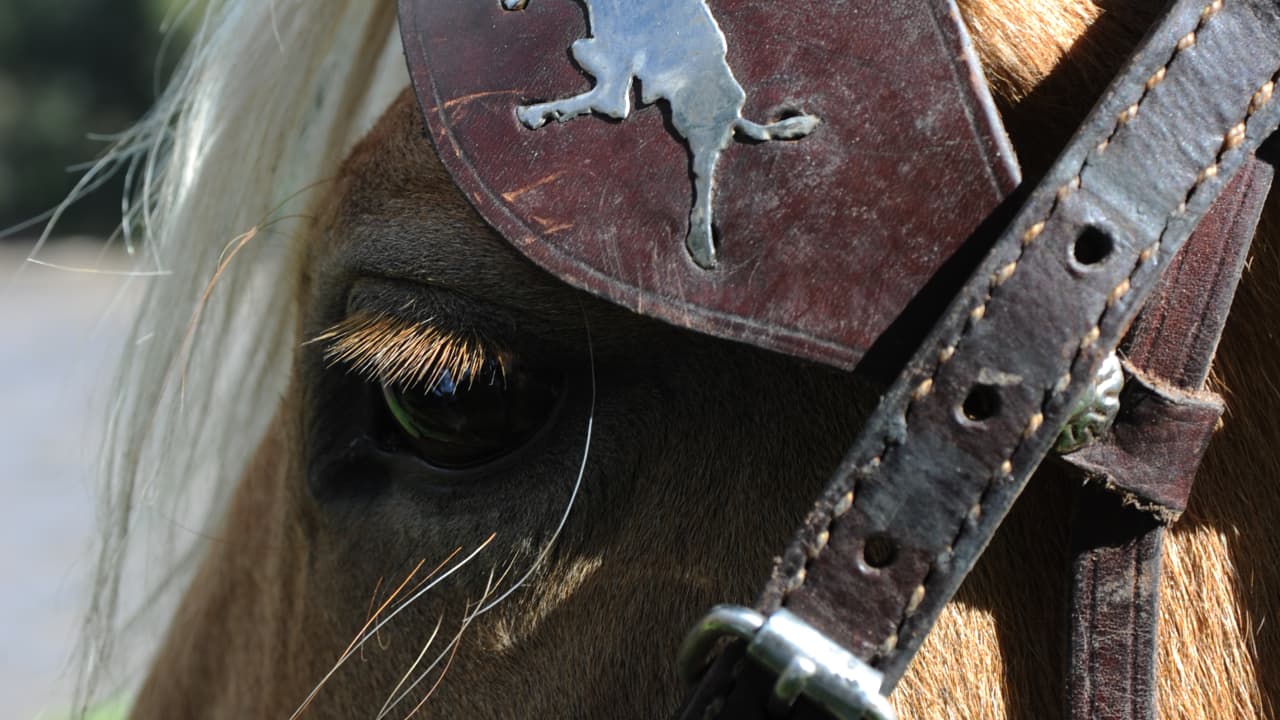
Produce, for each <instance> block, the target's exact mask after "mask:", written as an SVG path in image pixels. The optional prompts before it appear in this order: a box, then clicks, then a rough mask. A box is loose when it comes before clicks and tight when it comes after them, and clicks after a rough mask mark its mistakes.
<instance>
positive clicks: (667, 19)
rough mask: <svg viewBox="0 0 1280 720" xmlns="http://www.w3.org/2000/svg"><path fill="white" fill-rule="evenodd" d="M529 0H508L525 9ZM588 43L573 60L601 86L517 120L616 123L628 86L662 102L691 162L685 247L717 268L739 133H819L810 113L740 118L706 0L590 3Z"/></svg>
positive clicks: (626, 107) (626, 109)
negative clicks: (722, 209)
mask: <svg viewBox="0 0 1280 720" xmlns="http://www.w3.org/2000/svg"><path fill="white" fill-rule="evenodd" d="M526 4H527V0H502V6H503V7H504V8H506V9H507V10H520V9H523V8H524V7H525V5H526ZM585 5H586V7H587V23H588V27H589V32H590V34H591V36H590V37H587V38H583V39H581V40H578V41H576V42H574V43H573V46H572V48H571V52H572V54H573V58H574V60H576V61H577V62H578V65H579V66H581V68H582V69H583V70H584V71H585V72H586V73H587V74H589V75H591V76H592V77H594V78H595V80H596V84H595V86H594V87H592V88H591V89H590V90H588V91H587V92H584V93H581V94H579V95H574V96H572V97H568V98H563V99H560V100H552V101H549V102H543V103H537V104H533V105H524V106H521V107H519V108H518V109H517V110H516V115H517V116H518V117H519V118H520V122H522V123H524V124H525V126H527V127H529V128H530V129H535V130H536V129H537V128H540V127H542V126H543V125H545V124H546V122H547V121H548V120H553V119H554V120H559V121H561V122H563V121H566V120H569V119H570V118H574V117H577V116H579V115H586V114H588V113H599V114H601V115H606V116H608V117H611V118H615V119H618V120H623V119H625V118H626V117H627V116H628V115H629V114H630V113H631V84H632V80H638V81H639V82H640V91H641V95H640V99H641V101H642V102H644V103H646V104H648V103H655V102H657V101H658V100H666V101H667V103H668V104H669V106H670V108H671V124H672V126H673V127H674V128H675V130H676V132H678V133H680V135H681V136H682V137H683V138H684V139H685V142H686V143H688V146H689V152H690V154H691V156H692V158H691V165H692V171H693V187H694V199H693V209H692V210H691V211H690V213H689V234H688V236H687V238H686V240H685V244H686V246H687V247H688V248H689V254H690V255H691V256H692V257H693V259H694V262H696V263H698V265H700V266H702V267H704V268H712V267H715V265H716V249H715V243H714V240H713V235H712V202H713V197H714V195H715V169H716V163H717V162H718V161H719V159H720V154H721V153H722V152H723V151H724V149H725V147H727V146H728V145H729V141H730V140H731V139H732V138H733V135H734V133H735V132H738V133H741V134H742V135H743V136H745V137H747V138H749V139H751V140H755V141H758V142H765V141H769V140H789V139H796V138H802V137H804V136H806V135H808V134H809V133H811V132H813V129H814V128H816V127H817V126H818V123H819V120H818V118H816V117H814V116H813V115H803V114H800V115H793V116H791V117H788V118H785V119H782V120H779V121H777V122H772V123H767V124H760V123H756V122H752V121H750V120H748V119H746V118H744V117H742V106H743V104H744V103H745V102H746V99H747V94H746V92H745V91H744V90H743V89H742V85H740V84H739V83H738V80H737V79H736V78H735V77H734V76H733V71H732V70H731V69H730V68H729V63H728V61H727V60H726V59H725V55H726V53H727V52H728V43H727V42H726V40H725V37H724V33H723V32H721V30H720V25H719V24H718V23H717V22H716V19H715V17H714V16H713V15H712V14H711V9H710V8H709V7H707V3H706V2H705V0H676V1H673V0H638V1H633V2H623V1H622V0H586V2H585Z"/></svg>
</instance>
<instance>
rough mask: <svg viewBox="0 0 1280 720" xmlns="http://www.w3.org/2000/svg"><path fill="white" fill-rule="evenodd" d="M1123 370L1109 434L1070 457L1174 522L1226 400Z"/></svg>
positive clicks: (1124, 499) (1123, 495)
mask: <svg viewBox="0 0 1280 720" xmlns="http://www.w3.org/2000/svg"><path fill="white" fill-rule="evenodd" d="M1233 284H1234V283H1233ZM1156 347H1159V345H1157V346H1156ZM1125 370H1126V374H1127V375H1128V376H1129V379H1128V382H1127V383H1126V384H1125V387H1124V391H1123V392H1121V394H1120V413H1119V415H1118V416H1117V417H1116V422H1115V425H1114V426H1113V427H1112V431H1111V433H1110V435H1108V436H1107V437H1105V438H1103V439H1102V440H1100V441H1099V442H1098V443H1096V444H1094V445H1090V446H1089V447H1086V448H1084V449H1082V450H1079V451H1077V452H1075V453H1072V454H1071V455H1069V456H1068V457H1067V460H1068V462H1069V463H1070V464H1071V465H1073V466H1075V467H1076V468H1077V469H1079V470H1080V471H1081V472H1083V473H1084V476H1085V477H1087V478H1088V479H1090V480H1091V481H1093V482H1096V483H1099V484H1101V485H1103V486H1104V487H1106V488H1107V489H1109V490H1111V491H1112V492H1113V493H1115V494H1116V496H1117V497H1116V502H1117V503H1123V504H1125V505H1128V506H1130V507H1134V508H1137V509H1140V510H1145V511H1147V512H1150V513H1152V514H1153V515H1155V516H1156V517H1158V518H1159V519H1161V520H1163V521H1164V522H1172V521H1173V520H1174V519H1176V518H1177V517H1178V515H1181V514H1182V511H1183V510H1185V509H1186V508H1187V497H1188V496H1189V495H1190V494H1191V483H1192V481H1193V480H1195V476H1196V468H1197V467H1199V466H1200V459H1201V458H1202V457H1203V456H1204V452H1205V450H1207V449H1208V447H1209V438H1210V436H1212V435H1213V430H1214V428H1215V427H1216V426H1217V424H1218V419H1219V418H1221V417H1222V411H1223V405H1222V400H1221V399H1220V398H1218V397H1217V396H1216V395H1214V394H1212V393H1209V392H1203V391H1200V390H1199V388H1196V389H1195V390H1191V391H1188V390H1184V389H1180V388H1177V387H1174V386H1171V385H1169V384H1168V383H1167V381H1165V380H1163V379H1162V378H1158V377H1152V376H1148V375H1145V374H1144V373H1143V372H1142V371H1141V370H1140V369H1137V368H1135V367H1134V366H1133V365H1132V364H1131V363H1126V366H1125Z"/></svg>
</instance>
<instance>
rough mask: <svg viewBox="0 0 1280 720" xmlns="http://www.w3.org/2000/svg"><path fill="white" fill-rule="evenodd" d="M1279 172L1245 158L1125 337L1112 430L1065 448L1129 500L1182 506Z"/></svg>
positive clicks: (1170, 511) (1166, 513) (1170, 513)
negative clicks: (1216, 362)
mask: <svg viewBox="0 0 1280 720" xmlns="http://www.w3.org/2000/svg"><path fill="white" fill-rule="evenodd" d="M1272 174H1273V170H1272V167H1271V166H1270V165H1269V164H1267V163H1263V162H1259V161H1254V160H1251V161H1249V162H1247V163H1245V165H1244V167H1242V168H1241V170H1240V172H1238V173H1237V174H1236V176H1235V178H1234V179H1233V180H1232V181H1231V184H1230V185H1229V186H1228V188H1227V190H1226V191H1224V192H1223V194H1222V196H1221V197H1220V198H1219V199H1218V201H1217V202H1215V203H1214V204H1213V206H1212V208H1210V210H1209V212H1208V213H1207V214H1206V215H1205V217H1204V219H1203V220H1202V221H1201V222H1200V225H1199V226H1198V227H1197V228H1196V231H1195V232H1194V233H1193V234H1192V235H1191V238H1190V239H1189V240H1188V241H1187V243H1186V246H1185V247H1184V248H1183V249H1182V251H1181V252H1179V253H1178V255H1177V257H1175V258H1174V260H1173V262H1172V263H1170V266H1169V268H1168V269H1167V270H1166V271H1165V273H1164V276H1163V277H1162V278H1161V280H1160V284H1159V286H1158V288H1157V291H1156V294H1155V296H1154V297H1153V298H1152V300H1151V301H1150V302H1148V303H1147V305H1146V306H1145V307H1144V308H1143V310H1142V313H1141V314H1140V315H1139V316H1138V319H1137V320H1136V321H1135V322H1134V324H1133V327H1132V328H1131V329H1130V331H1129V335H1128V337H1127V338H1126V339H1125V344H1124V346H1123V350H1122V352H1123V355H1124V356H1125V358H1126V359H1125V370H1126V375H1127V376H1128V378H1129V381H1128V383H1127V384H1126V386H1125V390H1124V393H1123V397H1122V402H1121V409H1120V414H1119V416H1118V417H1117V418H1116V422H1115V425H1114V427H1113V430H1112V433H1111V434H1110V435H1109V436H1107V437H1104V438H1102V439H1101V440H1100V441H1099V442H1097V443H1095V444H1094V445H1091V446H1089V447H1086V448H1084V449H1082V450H1079V451H1077V452H1074V453H1071V454H1069V455H1067V456H1065V458H1064V459H1065V460H1066V461H1067V463H1069V464H1071V465H1074V466H1075V467H1076V468H1078V469H1079V470H1081V471H1082V472H1083V473H1084V474H1085V475H1086V476H1087V477H1090V478H1092V479H1094V480H1096V481H1097V482H1099V483H1101V484H1103V485H1104V486H1105V487H1108V488H1110V489H1112V490H1113V491H1115V492H1116V493H1118V494H1119V495H1120V496H1121V499H1122V500H1123V501H1124V502H1125V503H1126V504H1129V505H1132V506H1135V507H1140V508H1143V509H1146V510H1148V511H1150V512H1153V513H1155V514H1156V515H1158V516H1159V517H1161V518H1162V519H1164V520H1166V521H1172V520H1174V519H1176V518H1177V516H1178V515H1179V514H1181V513H1182V511H1183V510H1184V509H1185V508H1186V504H1187V496H1188V494H1189V493H1190V492H1191V483H1192V481H1193V480H1194V478H1195V470H1196V467H1197V466H1198V465H1199V463H1200V458H1201V456H1202V455H1203V454H1204V451H1205V449H1206V447H1207V446H1208V442H1209V436H1210V435H1211V434H1212V432H1213V429H1214V427H1215V426H1216V425H1217V423H1218V419H1219V418H1220V417H1221V415H1222V402H1221V400H1220V399H1219V398H1217V397H1216V396H1214V395H1212V394H1210V393H1207V392H1205V391H1204V390H1203V388H1202V386H1203V385H1204V382H1205V379H1206V378H1207V377H1208V375H1209V366H1210V363H1211V362H1212V360H1213V355H1214V352H1215V351H1216V350H1217V347H1218V339H1219V338H1220V336H1221V334H1222V327H1223V324H1224V323H1226V320H1227V313H1228V312H1229V311H1230V309H1231V299H1232V298H1233V297H1234V296H1235V290H1236V285H1237V284H1238V282H1239V278H1240V273H1241V271H1242V270H1243V268H1244V264H1245V259H1246V258H1247V256H1248V250H1249V243H1250V241H1251V240H1252V239H1253V233H1254V229H1255V227H1256V226H1257V224H1258V218H1259V217H1260V216H1261V214H1262V205H1263V201H1265V200H1266V197H1267V192H1268V190H1269V189H1270V187H1271V179H1272Z"/></svg>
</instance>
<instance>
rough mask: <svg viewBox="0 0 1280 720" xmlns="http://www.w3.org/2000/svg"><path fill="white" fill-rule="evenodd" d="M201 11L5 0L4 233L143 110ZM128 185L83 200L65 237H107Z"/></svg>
mask: <svg viewBox="0 0 1280 720" xmlns="http://www.w3.org/2000/svg"><path fill="white" fill-rule="evenodd" d="M188 5H192V7H190V8H188V9H187V10H186V11H185V12H179V9H180V8H183V7H186V6H188ZM198 16H199V8H198V7H195V6H194V4H193V3H189V2H184V0H0V233H2V232H3V231H4V230H6V229H9V228H12V227H13V226H15V225H18V224H20V223H22V222H24V221H28V220H30V219H32V218H34V217H37V216H39V215H40V214H42V213H44V212H46V211H47V210H49V209H50V208H52V207H54V206H55V205H57V203H58V202H59V201H61V200H62V198H63V197H65V196H66V194H67V193H68V191H70V190H71V188H72V187H73V186H74V185H75V182H76V180H77V178H78V177H79V176H80V174H81V173H82V172H83V167H84V165H85V164H86V163H89V162H91V161H92V160H94V159H95V158H97V157H98V156H100V155H101V153H102V152H103V151H104V150H105V148H106V147H107V142H106V141H105V140H103V139H102V138H101V137H99V136H109V135H111V134H114V133H118V132H120V131H122V130H124V129H126V128H127V127H129V126H130V125H131V124H132V123H133V122H134V121H135V120H137V119H138V118H139V117H140V116H141V115H142V114H143V113H144V112H145V111H146V109H147V107H148V105H150V103H151V101H152V100H153V99H154V98H155V96H156V94H157V93H158V92H159V90H160V89H161V88H162V87H163V82H164V79H165V78H167V77H168V75H169V73H170V72H171V71H172V68H173V65H174V64H175V63H176V61H177V59H178V56H179V54H180V52H181V48H182V47H184V45H185V41H186V37H187V35H186V34H187V32H189V30H190V27H191V24H192V23H193V22H194V21H195V20H196V19H198ZM91 136H93V137H97V139H93V137H91ZM77 167H79V168H80V169H79V170H76V169H75V168H77ZM122 187H123V178H114V179H113V180H112V181H111V182H110V183H108V184H107V185H106V186H104V187H102V188H101V189H99V190H98V191H97V192H95V193H94V194H93V195H91V196H90V197H88V198H86V199H85V200H83V201H82V202H80V203H77V204H76V206H75V207H74V208H73V209H72V211H71V212H69V213H68V214H67V216H66V218H65V220H64V221H63V222H62V223H61V224H60V225H59V226H58V234H60V235H67V234H81V235H91V236H95V237H101V238H105V237H106V236H107V235H109V234H110V233H111V231H112V230H114V228H115V227H116V225H117V223H118V222H119V215H120V196H121V190H122ZM41 228H42V225H36V226H34V227H31V228H28V229H26V230H24V231H21V232H17V233H14V236H15V237H19V238H25V239H29V238H30V237H31V236H32V235H34V234H38V233H39V231H40V229H41Z"/></svg>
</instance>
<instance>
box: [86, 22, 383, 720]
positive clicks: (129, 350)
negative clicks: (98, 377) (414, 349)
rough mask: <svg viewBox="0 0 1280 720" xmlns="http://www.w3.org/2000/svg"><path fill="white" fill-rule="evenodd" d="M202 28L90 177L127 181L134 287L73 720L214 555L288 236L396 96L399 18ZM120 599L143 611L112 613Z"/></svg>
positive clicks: (265, 355) (277, 382)
mask: <svg viewBox="0 0 1280 720" xmlns="http://www.w3.org/2000/svg"><path fill="white" fill-rule="evenodd" d="M203 12H204V17H203V18H202V20H201V22H200V27H199V30H198V31H197V33H196V35H195V37H194V40H193V42H192V45H191V47H190V49H189V50H188V52H187V54H186V57H185V59H184V61H183V62H182V63H181V65H180V67H179V69H178V71H177V72H176V74H175V76H174V78H173V80H172V81H171V83H170V85H169V87H168V89H167V90H166V91H165V93H164V94H163V96H162V98H161V99H160V100H159V102H158V103H157V104H156V106H155V108H154V109H153V110H152V111H151V113H150V114H148V115H147V116H146V117H145V118H144V119H143V120H142V121H141V122H139V123H138V125H137V126H136V127H134V128H133V129H132V130H131V131H129V132H127V133H126V134H125V135H124V136H123V137H122V138H121V139H120V140H119V141H118V143H117V144H116V145H115V146H114V148H113V149H112V150H111V151H110V152H109V153H108V154H107V155H106V156H105V157H104V158H103V159H102V161H101V162H100V163H99V165H98V166H97V167H96V168H95V169H94V170H92V171H90V175H91V176H96V175H98V174H101V173H102V172H105V171H109V170H111V169H112V168H120V167H126V166H128V167H130V169H131V174H133V175H135V176H136V177H135V178H134V180H135V182H134V183H133V185H134V190H133V192H132V193H131V197H130V198H128V205H127V209H126V213H125V218H124V225H123V229H124V233H125V239H126V242H128V243H129V244H130V247H131V248H132V249H133V250H134V251H135V252H134V255H135V257H136V258H137V260H136V262H137V268H136V269H137V270H138V271H139V277H138V278H137V279H136V281H138V282H144V281H145V282H147V283H148V285H147V287H146V288H145V295H144V299H143V302H142V307H141V309H140V312H139V314H138V316H137V319H136V321H135V325H134V327H133V329H132V331H131V335H130V337H129V342H128V343H127V346H126V350H125V354H124V357H123V361H122V364H121V367H120V370H119V371H118V375H117V377H116V381H115V386H114V389H113V393H112V401H111V404H110V410H109V412H110V416H109V419H108V429H107V434H106V441H105V449H104V453H103V467H102V472H101V476H102V477H103V478H104V480H103V482H104V483H105V486H104V487H103V488H101V492H100V496H101V498H102V500H101V506H100V508H99V516H98V523H99V545H98V548H97V557H96V558H95V563H96V570H95V574H94V578H93V581H94V582H93V594H92V599H91V601H90V607H89V609H88V612H87V614H86V619H85V623H84V627H83V630H82V636H81V643H82V647H81V649H80V651H79V652H78V653H77V658H78V659H79V662H80V668H79V673H78V676H77V690H76V702H77V708H78V709H79V711H80V712H81V713H83V712H85V710H86V708H87V707H88V706H89V704H90V703H92V702H94V701H95V699H96V698H97V697H99V696H101V695H102V694H104V693H105V692H107V690H108V689H110V690H113V691H119V690H121V689H127V688H129V687H131V686H132V684H133V683H134V682H135V681H136V680H137V679H138V678H137V677H135V671H136V670H138V669H140V668H130V667H128V666H127V663H126V664H125V667H122V666H121V658H126V657H128V656H130V655H132V654H133V653H132V652H124V650H125V649H126V648H125V647H122V646H125V645H126V643H125V641H126V640H131V639H132V638H133V637H134V636H135V635H137V634H138V633H136V632H135V631H136V630H137V628H138V625H136V624H135V622H134V621H135V620H136V619H137V618H139V617H142V614H143V613H146V614H147V615H155V614H157V613H163V612H164V611H165V609H166V608H171V607H172V604H173V602H172V600H173V598H172V597H171V596H172V595H174V594H176V592H177V591H180V590H181V589H182V588H183V587H184V586H185V585H186V582H185V580H186V579H187V578H188V577H189V575H190V571H191V570H192V569H193V568H194V566H195V564H196V563H195V562H194V561H195V560H196V559H198V558H199V557H200V555H201V554H202V551H203V548H204V547H205V546H206V544H207V543H209V542H218V539H217V538H216V537H211V536H210V530H209V529H210V528H212V527H213V526H214V525H215V524H216V523H217V521H218V519H219V518H220V516H221V514H222V512H223V508H224V507H225V504H226V501H227V498H228V496H229V495H230V493H231V490H232V489H233V488H234V485H235V482H236V480H237V478H238V477H239V475H240V473H241V471H242V470H243V466H244V464H245V462H246V461H247V459H248V458H249V456H250V455H251V454H252V452H253V449H254V446H255V445H256V443H257V442H258V438H259V437H260V436H261V435H262V433H263V431H264V429H265V427H266V425H267V423H269V422H270V421H271V418H272V415H273V413H274V408H275V406H276V405H277V404H278V400H279V397H280V395H281V393H282V392H283V390H284V384H285V382H286V378H287V375H288V368H289V364H290V360H291V358H292V356H293V350H294V337H295V327H294V323H295V305H296V303H295V290H296V287H295V286H296V282H297V278H298V275H299V271H298V263H299V262H300V255H299V253H300V248H299V245H300V244H299V243H295V242H292V241H291V238H293V237H294V236H295V235H296V234H297V233H299V232H303V231H305V229H307V228H308V227H309V224H308V222H309V221H308V218H309V216H310V211H311V207H312V205H313V203H314V202H316V199H317V197H318V195H319V192H320V191H321V190H322V189H323V185H324V184H325V181H326V179H327V178H330V177H331V176H333V175H334V173H335V171H336V168H337V165H338V163H339V162H341V160H342V159H343V157H345V155H346V154H347V151H348V150H349V149H350V147H351V146H352V144H353V143H354V142H355V141H356V140H357V139H358V138H359V137H360V136H361V135H362V134H363V133H364V132H365V131H366V130H367V129H368V128H369V127H370V126H371V125H372V123H373V121H374V120H376V119H377V117H378V116H379V115H380V114H381V112H382V110H383V109H384V108H385V107H386V106H387V105H388V104H389V103H390V102H391V100H392V99H394V97H395V96H396V94H397V93H399V92H400V91H401V90H402V89H403V88H404V86H405V85H406V84H407V83H408V78H407V76H406V74H405V69H404V60H403V56H402V54H401V51H400V41H399V35H398V32H397V31H396V23H395V20H396V18H395V5H394V4H393V3H369V2H362V1H360V0H270V1H268V2H242V1H238V0H235V1H227V2H217V1H216V0H214V1H213V2H210V3H209V4H208V7H207V8H206V9H205V10H204V11H203ZM231 253H235V254H234V258H232V259H230V261H229V262H228V256H229V255H230V254H231ZM224 266H225V272H222V269H223V267H224ZM215 276H216V278H217V282H216V286H212V287H210V284H211V282H212V280H213V279H214V278H215ZM207 287H208V288H210V290H211V292H208V293H206V288H207ZM206 295H207V297H206ZM125 578H128V580H127V581H126V580H125ZM126 583H127V584H128V585H129V592H128V593H125V594H124V596H128V597H134V596H136V597H140V598H143V599H142V600H141V601H140V602H134V603H122V592H121V590H122V587H124V586H125V584H126ZM136 585H141V587H137V586H136ZM125 605H129V606H128V607H126V606H125ZM135 605H136V607H135ZM163 624H164V623H163V622H162V621H161V622H152V621H150V620H148V622H147V623H146V625H147V626H148V627H162V626H163Z"/></svg>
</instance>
